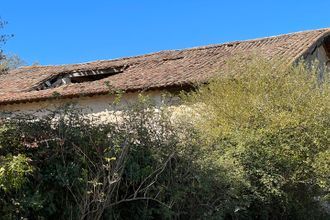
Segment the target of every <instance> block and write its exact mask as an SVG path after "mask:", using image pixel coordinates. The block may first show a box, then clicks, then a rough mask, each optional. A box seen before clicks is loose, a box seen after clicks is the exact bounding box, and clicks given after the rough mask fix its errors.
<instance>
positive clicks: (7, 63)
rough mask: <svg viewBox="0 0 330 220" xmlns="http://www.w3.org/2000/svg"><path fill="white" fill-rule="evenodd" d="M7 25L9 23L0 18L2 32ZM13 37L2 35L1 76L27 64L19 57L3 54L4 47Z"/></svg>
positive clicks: (0, 43) (0, 44) (0, 51)
mask: <svg viewBox="0 0 330 220" xmlns="http://www.w3.org/2000/svg"><path fill="white" fill-rule="evenodd" d="M6 24H7V22H6V21H4V20H1V18H0V30H2V29H3V28H4V27H5V25H6ZM11 37H13V35H9V34H0V75H2V74H6V73H7V71H8V70H11V69H15V68H17V67H20V66H22V65H24V64H25V62H24V61H23V60H22V59H20V57H19V56H17V55H11V56H9V55H5V54H4V53H3V49H2V47H3V45H4V44H5V43H6V42H7V40H8V39H9V38H11Z"/></svg>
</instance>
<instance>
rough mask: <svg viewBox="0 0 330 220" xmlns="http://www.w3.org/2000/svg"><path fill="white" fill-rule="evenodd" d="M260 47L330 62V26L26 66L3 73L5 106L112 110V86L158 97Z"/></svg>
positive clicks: (289, 59) (0, 84)
mask: <svg viewBox="0 0 330 220" xmlns="http://www.w3.org/2000/svg"><path fill="white" fill-rule="evenodd" d="M249 53H257V54H258V55H261V56H264V57H265V58H267V59H270V60H271V59H275V58H280V59H281V60H282V61H283V62H285V63H287V64H291V63H294V62H296V61H298V60H299V59H305V60H307V61H308V62H309V61H312V60H315V59H317V60H318V61H320V63H321V64H322V65H323V64H324V65H328V66H330V62H329V61H330V29H320V30H312V31H304V32H297V33H291V34H285V35H280V36H274V37H267V38H261V39H254V40H247V41H236V42H231V43H224V44H219V45H210V46H205V47H197V48H191V49H184V50H171V51H161V52H157V53H152V54H147V55H141V56H135V57H128V58H121V59H115V60H102V61H95V62H88V63H82V64H73V65H60V66H27V67H21V68H19V69H16V70H13V71H10V72H9V73H8V74H6V75H3V76H0V111H7V112H17V111H18V112H35V111H37V110H40V109H51V108H56V107H57V106H59V105H61V104H63V103H66V102H76V103H77V104H78V105H79V106H80V107H82V108H84V109H88V111H90V112H91V113H93V114H100V115H102V114H106V113H107V112H108V111H110V110H111V105H109V103H111V100H112V99H113V96H111V95H110V96H109V90H111V89H114V90H123V91H125V92H126V93H125V95H124V99H125V100H134V99H135V98H136V97H137V94H138V93H139V92H141V91H144V92H146V93H147V94H149V95H150V96H151V97H152V98H154V99H155V100H157V99H159V98H160V95H161V93H162V92H163V91H170V92H171V91H180V90H182V89H189V88H190V87H191V86H192V85H193V84H194V83H196V82H198V83H203V82H207V80H209V79H210V78H211V77H213V76H215V75H216V74H217V73H218V72H219V70H221V68H223V67H224V65H225V63H226V61H228V60H229V59H231V58H232V57H234V56H236V55H238V54H249Z"/></svg>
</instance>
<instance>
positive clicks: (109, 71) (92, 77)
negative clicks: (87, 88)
mask: <svg viewBox="0 0 330 220" xmlns="http://www.w3.org/2000/svg"><path fill="white" fill-rule="evenodd" d="M127 67H128V66H127V65H126V66H116V67H109V68H106V69H96V70H81V71H77V70H74V71H72V72H68V73H62V74H59V75H55V76H52V77H50V78H49V79H47V80H45V81H43V82H41V83H40V84H39V85H36V86H35V87H33V89H32V90H36V91H39V90H45V89H52V88H56V87H59V86H63V85H68V84H71V83H85V82H92V81H97V80H101V79H105V78H107V77H109V76H112V75H115V74H118V73H122V72H123V71H124V70H125V69H127Z"/></svg>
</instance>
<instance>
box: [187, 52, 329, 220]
mask: <svg viewBox="0 0 330 220" xmlns="http://www.w3.org/2000/svg"><path fill="white" fill-rule="evenodd" d="M318 68H319V65H318V64H317V63H314V64H310V65H306V64H304V63H303V62H300V63H297V64H296V65H295V66H290V67H288V66H285V65H283V64H282V63H281V62H280V61H276V62H275V63H274V62H271V61H266V60H263V59H261V58H258V57H254V58H252V59H250V60H249V62H248V63H243V64H242V63H239V62H238V61H235V60H234V61H233V62H232V63H229V64H228V68H227V69H226V71H225V72H222V73H220V74H221V77H219V78H217V79H214V80H213V81H212V82H211V83H210V84H208V85H205V86H201V87H200V88H199V89H197V91H196V92H194V93H192V94H188V95H186V96H184V99H185V100H186V104H187V105H188V106H190V108H191V109H192V110H191V112H192V114H193V115H194V116H195V118H196V119H195V122H194V124H195V127H196V128H197V130H199V133H200V135H201V137H202V139H203V140H204V144H203V148H204V149H205V152H208V158H209V161H211V162H210V163H211V164H214V166H227V165H228V164H233V166H232V169H229V170H228V172H229V175H232V176H238V178H240V179H241V182H242V183H244V186H243V187H244V189H245V190H246V192H247V193H246V194H244V195H243V196H244V197H242V198H240V199H244V198H248V199H247V203H246V204H245V205H243V206H240V208H239V210H238V211H237V215H239V216H241V217H242V216H250V218H262V219H272V218H275V219H277V218H279V219H283V218H284V219H287V218H290V219H292V218H295V219H319V218H325V216H326V213H325V211H324V210H323V208H322V204H324V202H325V200H326V199H327V198H329V186H330V185H329V174H330V170H329V161H330V160H329V158H330V157H329V150H330V148H329V147H330V132H329V131H330V130H329V128H330V83H329V82H330V81H329V76H328V73H323V74H322V75H320V74H319V73H320V71H319V69H318ZM190 117H191V115H190ZM206 154H207V153H206ZM228 162H229V163H228ZM207 165H209V164H208V163H207ZM321 201H322V202H323V203H322V202H321Z"/></svg>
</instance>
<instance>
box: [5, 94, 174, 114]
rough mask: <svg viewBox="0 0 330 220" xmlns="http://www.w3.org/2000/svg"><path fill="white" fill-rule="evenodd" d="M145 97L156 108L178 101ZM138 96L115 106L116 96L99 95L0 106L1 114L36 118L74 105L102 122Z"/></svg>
mask: <svg viewBox="0 0 330 220" xmlns="http://www.w3.org/2000/svg"><path fill="white" fill-rule="evenodd" d="M143 95H144V96H147V97H149V98H150V99H151V100H152V101H153V103H154V104H155V105H156V106H162V105H163V103H164V102H167V103H170V104H175V103H176V102H177V101H178V98H176V97H168V98H164V96H163V92H162V91H149V92H145V93H143ZM138 96H139V93H125V94H123V95H122V97H121V98H120V102H119V103H118V104H114V101H115V95H98V96H91V97H81V98H73V99H56V100H49V101H40V102H29V103H21V104H12V105H5V106H0V112H2V113H5V112H8V113H11V114H13V115H17V114H33V115H35V116H42V115H45V114H47V113H49V112H50V111H54V110H56V109H57V108H59V107H61V106H63V105H64V104H73V105H75V106H76V107H77V108H79V109H82V112H83V113H84V114H85V115H90V116H93V117H98V118H99V119H100V120H108V119H111V117H113V115H114V113H115V112H120V111H121V110H123V109H124V108H125V107H127V106H128V105H129V104H132V103H134V102H136V101H137V100H138Z"/></svg>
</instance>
